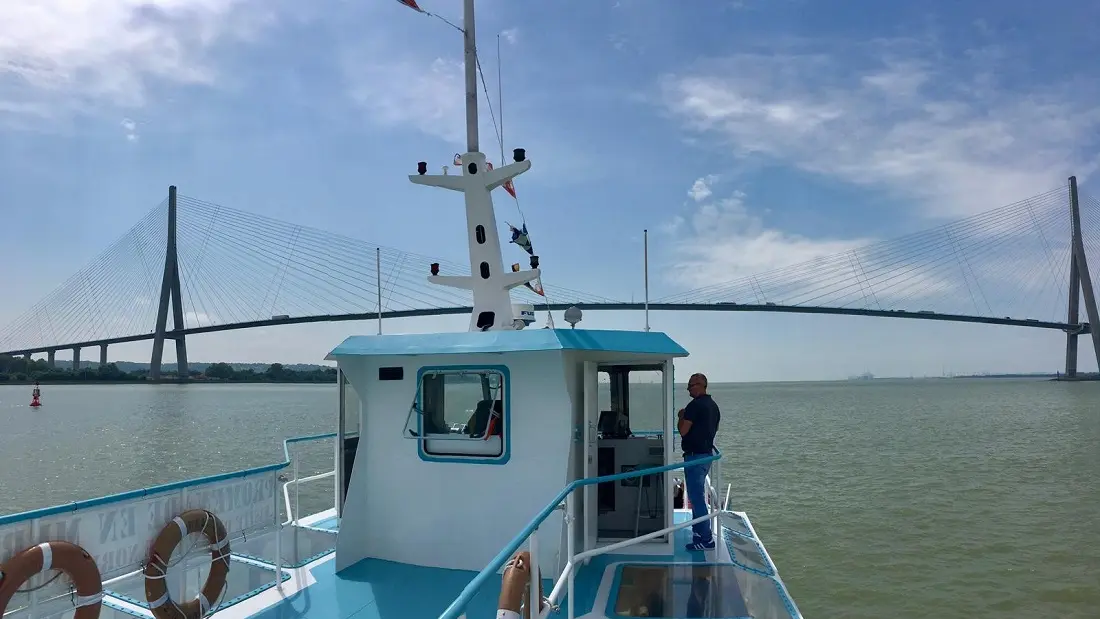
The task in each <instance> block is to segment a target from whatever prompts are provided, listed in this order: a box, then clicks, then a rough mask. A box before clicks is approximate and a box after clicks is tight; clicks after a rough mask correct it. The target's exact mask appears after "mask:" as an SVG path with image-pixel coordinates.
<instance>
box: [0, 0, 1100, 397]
mask: <svg viewBox="0 0 1100 619" xmlns="http://www.w3.org/2000/svg"><path fill="white" fill-rule="evenodd" d="M420 4H421V6H422V7H423V8H424V9H426V10H428V11H432V12H435V13H439V14H440V15H443V16H445V17H447V18H449V19H451V20H452V21H455V22H458V21H459V20H460V19H461V6H460V3H459V2H458V1H457V0H422V2H421V3H420ZM478 10H479V22H478V34H479V39H480V42H481V47H482V50H483V51H482V58H483V62H484V65H485V69H486V72H487V78H488V79H489V82H490V88H495V74H496V60H495V44H496V37H497V35H498V34H500V35H501V41H502V48H503V54H504V60H503V91H504V110H503V112H504V131H505V142H506V144H505V145H506V148H507V150H508V151H510V150H511V149H512V148H514V147H517V146H522V147H524V148H526V149H527V152H528V156H529V158H530V159H531V160H532V162H533V164H534V167H533V169H532V171H531V172H529V173H528V174H526V175H524V176H523V177H521V178H520V179H518V180H517V189H518V191H519V193H520V199H521V201H522V202H521V204H522V206H523V209H524V213H525V215H526V217H527V221H528V224H529V226H530V228H531V232H532V235H533V237H534V241H535V243H536V249H537V251H538V253H539V255H540V256H541V258H542V265H543V268H544V272H545V279H546V281H547V282H548V283H550V284H553V283H558V284H561V285H564V286H567V287H569V288H573V289H578V290H583V291H588V292H593V293H598V294H601V295H603V296H610V297H615V298H620V299H626V300H629V299H630V298H631V297H633V298H635V299H640V298H641V296H642V277H641V268H640V267H641V265H640V262H641V236H642V229H643V228H648V229H649V230H650V231H651V232H650V246H651V247H650V249H651V285H652V290H653V296H654V297H658V296H664V295H666V294H673V293H676V292H680V291H682V290H685V289H690V288H694V287H697V286H702V285H706V284H709V283H713V282H715V281H724V280H729V279H733V277H734V276H736V275H741V274H750V273H756V272H763V271H766V270H768V269H770V268H774V267H779V266H784V265H788V264H793V263H797V262H801V261H802V260H806V259H810V258H814V257H816V256H820V255H825V254H831V253H835V252H838V251H844V250H847V249H851V248H853V247H858V246H860V245H862V244H865V243H866V242H869V241H873V240H878V239H888V238H892V237H897V236H900V235H902V234H906V233H909V232H914V231H918V230H922V229H926V228H930V227H932V226H935V225H938V224H942V223H944V222H946V221H950V220H953V219H957V218H960V217H964V216H967V215H971V214H975V213H978V212H982V211H985V210H988V209H990V208H994V207H997V206H1001V205H1004V204H1008V203H1012V202H1015V201H1017V200H1020V199H1023V198H1026V197H1028V196H1031V195H1034V194H1038V193H1040V192H1042V191H1045V190H1048V189H1052V188H1055V187H1057V186H1059V185H1061V184H1063V183H1064V182H1065V178H1066V177H1067V176H1069V175H1071V174H1076V175H1077V177H1078V178H1079V179H1080V180H1081V182H1082V190H1083V191H1084V192H1086V193H1088V192H1090V191H1091V192H1092V193H1098V194H1100V186H1098V185H1097V184H1096V181H1094V180H1093V179H1094V177H1095V172H1096V169H1097V166H1098V165H1100V151H1098V149H1097V147H1098V145H1100V140H1098V138H1097V136H1098V135H1100V132H1098V131H1097V130H1098V129H1100V98H1098V97H1097V95H1098V94H1100V92H1098V78H1100V75H1098V73H1097V69H1096V68H1095V66H1093V63H1090V62H1088V61H1087V60H1086V59H1088V58H1095V57H1096V54H1097V51H1100V50H1098V48H1100V41H1098V40H1096V38H1095V36H1093V32H1092V29H1093V25H1094V24H1095V23H1097V21H1098V18H1100V6H1089V5H1088V4H1087V3H1086V4H1081V3H1073V4H1071V3H1069V2H1058V1H1053V2H1046V3H1044V5H1043V10H1042V11H1037V10H1036V9H1035V6H1034V3H1031V2H1024V1H1022V0H1015V1H1009V0H1003V1H972V2H967V3H952V2H946V1H943V2H919V3H918V2H908V3H902V2H877V1H870V0H846V1H843V2H841V1H837V2H813V1H810V0H773V1H768V2H765V1H764V0H738V1H734V0H729V1H727V0H709V1H699V2H671V1H657V0H636V1H631V0H618V1H615V0H562V1H558V2H505V1H504V0H481V1H480V2H479V3H478ZM0 24H7V25H0V209H2V210H0V212H2V218H0V219H2V221H3V224H4V225H3V226H2V227H0V246H2V247H3V248H4V249H5V254H6V255H7V260H6V261H5V267H4V268H3V270H0V293H2V294H0V298H2V299H3V302H0V324H7V323H8V322H10V321H11V320H13V319H15V318H16V317H17V316H18V315H19V314H21V313H22V312H23V311H24V310H25V309H26V308H28V307H29V306H30V305H32V304H33V303H34V302H35V301H37V300H38V299H39V298H41V297H43V296H44V295H45V294H47V293H48V292H49V291H50V290H51V289H53V288H54V287H55V286H56V285H58V284H59V283H60V282H62V281H63V280H64V279H65V278H66V277H68V276H69V275H71V274H72V273H74V272H76V271H77V270H78V269H79V268H80V267H82V266H83V265H84V264H86V263H87V262H88V261H90V260H91V259H92V258H93V257H95V256H96V255H97V254H98V253H99V252H100V251H102V250H103V249H104V248H105V247H106V246H107V245H108V244H109V243H110V242H111V241H113V240H114V239H115V238H116V237H118V236H119V235H120V234H122V233H123V232H125V231H126V230H127V229H128V228H129V227H130V226H131V225H133V224H134V222H136V221H137V220H138V219H139V218H140V217H141V216H142V215H144V214H145V213H146V212H147V211H148V210H149V209H150V208H152V207H153V206H155V205H156V204H157V203H159V202H160V201H161V200H162V199H163V198H164V196H165V195H166V188H167V186H168V185H169V184H176V185H178V186H179V187H180V191H181V192H183V193H185V194H187V195H189V196H194V197H197V198H202V199H205V200H209V201H211V202H216V203H220V204H226V205H230V206H233V207H236V208H241V209H246V210H250V211H255V212H259V213H263V214H266V215H269V216H272V217H275V218H277V219H281V220H286V221H290V222H293V223H298V224H304V225H311V226H316V227H319V228H323V229H327V230H333V231H339V232H342V233H345V234H348V235H350V236H353V237H356V238H361V239H369V240H375V241H378V242H382V243H384V244H385V245H387V246H390V247H395V248H399V249H404V250H408V251H415V252H417V253H422V254H431V255H439V256H442V257H445V258H450V259H454V260H459V261H461V260H462V259H463V258H464V256H465V249H464V247H463V245H462V243H463V238H464V237H463V232H462V228H461V226H462V222H463V214H462V209H461V203H460V202H459V201H457V200H455V199H454V197H453V196H451V195H446V194H441V193H440V192H438V191H435V190H430V189H425V188H421V187H415V186H412V185H410V184H409V183H408V181H407V179H406V175H407V174H408V173H410V172H411V171H412V170H413V169H414V168H415V162H416V161H419V160H427V161H428V162H430V164H431V166H432V168H433V169H438V166H440V165H443V164H446V163H448V162H449V159H450V158H451V156H452V155H453V154H454V153H455V152H459V151H461V150H464V149H463V146H464V144H463V131H464V128H463V127H464V126H463V100H462V73H461V72H462V65H461V47H460V43H461V41H460V38H459V35H458V34H457V33H456V32H454V31H453V30H451V29H450V28H449V27H448V26H446V25H445V24H443V23H442V22H440V21H438V20H435V19H432V18H429V17H426V16H423V15H418V14H416V13H415V12H413V11H411V10H409V9H407V8H404V7H402V6H401V5H400V4H399V3H398V2H396V1H392V0H391V1H383V2H378V1H366V0H360V1H358V2H352V1H347V0H343V1H319V2H315V3H304V2H290V1H288V0H263V1H261V0H162V1H152V2H149V1H138V0H41V1H40V2H36V3H34V4H33V7H32V5H30V4H19V3H8V4H6V5H5V6H3V7H0ZM494 98H495V93H494ZM482 121H483V122H482V148H483V150H485V151H486V152H488V154H489V155H490V158H491V159H493V160H499V150H498V148H499V147H498V146H497V145H496V141H495V136H494V134H493V130H492V125H491V123H490V122H489V117H488V114H487V113H486V110H485V108H484V102H483V108H482ZM498 193H500V192H498ZM504 197H505V196H504V195H503V194H501V195H500V196H498V197H497V212H498V218H499V219H501V220H509V221H514V220H515V219H516V215H515V210H514V205H513V204H512V203H511V201H510V200H505V199H503V198H504ZM502 225H503V224H502ZM504 251H505V259H506V261H515V260H522V256H520V255H519V254H518V253H517V250H516V249H515V247H514V246H509V247H505V250H504ZM1098 268H1100V265H1096V266H1094V268H1093V270H1094V272H1095V271H1096V270H1097V269H1098ZM913 309H918V308H913ZM1043 317H1044V318H1047V316H1043ZM465 322H466V319H465V318H447V319H443V318H440V319H421V320H412V321H394V322H393V323H392V324H391V325H390V326H388V327H387V328H388V329H389V330H393V331H422V330H432V329H438V328H445V329H462V328H464V325H465ZM641 323H642V316H641V315H640V314H626V315H614V314H591V315H590V316H588V317H586V319H585V323H584V324H585V325H586V326H589V327H593V328H595V327H603V328H636V327H640V326H641ZM652 323H653V325H654V327H655V328H659V329H661V330H664V331H667V332H669V333H670V334H671V335H673V336H674V337H676V338H677V339H679V340H680V341H682V342H683V343H684V344H685V345H686V346H687V347H688V348H689V349H690V350H691V351H692V357H691V358H690V359H689V360H686V361H685V362H683V363H682V364H681V366H680V367H681V368H682V370H683V371H696V370H702V371H706V372H708V373H710V374H711V375H712V377H713V378H715V379H720V380H775V379H784V378H791V379H815V378H843V377H845V376H847V375H849V374H855V373H860V372H863V371H872V372H875V373H878V374H894V375H909V374H916V375H923V374H936V375H938V374H940V373H941V372H942V371H945V370H946V371H957V372H966V371H982V370H996V371H1024V370H1037V369H1050V370H1053V369H1057V368H1059V367H1060V365H1061V363H1062V361H1061V357H1062V346H1063V343H1064V338H1063V337H1062V336H1061V335H1060V334H1058V333H1056V332H1046V331H1040V332H1036V331H1032V330H1027V329H1018V328H1010V327H992V326H974V325H952V324H939V323H924V322H918V321H898V320H888V319H857V318H844V317H828V316H824V317H820V316H816V317H815V316H792V315H753V314H732V315H727V314H691V315H683V314H654V315H653V316H652ZM373 329H374V326H373V325H369V324H355V323H342V324H330V325H313V326H302V327H285V328H279V329H262V330H252V331H242V332H233V333H225V334H217V335H208V336H200V337H195V338H192V339H191V340H189V350H190V356H191V358H192V359H195V360H207V361H215V360H223V359H227V360H236V361H264V362H270V361H303V362H305V361H317V360H320V359H321V358H322V357H323V356H324V354H325V353H326V352H327V351H328V350H329V349H330V348H331V347H332V346H333V345H335V344H336V343H337V342H339V341H340V340H341V339H342V337H343V336H345V335H347V334H350V333H370V332H373ZM169 348H170V347H169ZM148 350H149V346H148V344H133V345H126V346H117V347H113V348H112V349H111V358H112V359H129V360H138V359H146V358H147V357H148ZM1091 353H1092V351H1091V346H1089V345H1088V342H1087V340H1082V354H1081V360H1082V369H1094V368H1095V363H1094V362H1093V361H1092V355H1091ZM83 354H84V358H94V357H95V356H96V351H93V350H88V351H86V352H84V353H83ZM61 356H64V355H61ZM169 356H170V353H169Z"/></svg>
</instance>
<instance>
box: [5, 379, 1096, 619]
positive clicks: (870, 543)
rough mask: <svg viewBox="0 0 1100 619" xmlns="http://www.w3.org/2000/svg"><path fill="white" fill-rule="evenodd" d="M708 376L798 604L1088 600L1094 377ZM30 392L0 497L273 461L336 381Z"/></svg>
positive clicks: (1027, 607)
mask: <svg viewBox="0 0 1100 619" xmlns="http://www.w3.org/2000/svg"><path fill="white" fill-rule="evenodd" d="M678 391H680V392H682V391H683V390H682V389H679V390H678ZM711 392H712V393H713V394H714V396H715V398H716V399H717V401H718V403H719V404H720V405H721V407H722V411H723V420H722V428H721V431H720V434H719V446H720V448H721V449H722V450H723V452H724V453H725V454H726V458H725V459H724V463H725V464H724V466H723V477H724V479H723V482H724V483H726V482H728V483H732V484H733V495H732V496H733V499H732V500H731V504H732V507H733V508H734V509H737V510H744V511H747V512H748V513H749V515H750V517H751V518H752V519H753V522H754V524H755V526H756V527H757V529H758V531H759V533H760V535H761V536H762V537H763V539H764V542H765V544H766V545H767V547H768V550H769V552H770V553H771V554H772V555H773V558H774V559H775V561H776V563H777V565H778V566H779V570H780V574H782V575H783V577H784V580H785V581H786V582H787V584H788V586H789V588H790V590H791V593H792V594H793V595H794V597H795V600H796V601H797V602H798V603H799V606H800V607H801V608H802V610H803V612H804V613H805V614H806V615H807V616H809V617H851V618H868V619H870V618H880V617H887V616H889V617H894V618H909V617H912V618H918V617H920V618H923V617H931V616H935V617H939V618H941V619H942V618H948V617H960V618H961V617H968V618H990V619H992V618H994V617H996V618H998V619H1000V618H1003V617H1060V618H1067V619H1068V618H1077V617H1079V618H1086V617H1087V618H1092V619H1094V618H1095V617H1098V616H1100V383H1091V384H1066V383H1052V382H1045V381H1037V380H997V379H990V380H987V379H954V380H899V381H881V380H875V381H853V382H838V383H771V384H732V385H712V386H711ZM29 396H30V388H29V387H26V386H3V387H0V456H2V459H0V514H3V513H10V512H16V511H23V510H27V509H33V508H38V507H45V506H49V505H54V504H59V503H64V502H68V501H73V500H79V499H85V498H91V497H95V496H100V495H104V494H109V493H114V492H119V491H123V490H129V489H133V488H139V487H145V486H150V485H154V484H159V483H165V482H170V481H175V480H180V479H186V478H190V477H196V476H200V475H209V474H214V473H220V472H225V471H231V470H236V469H241V468H245V467H251V466H257V465H262V464H268V463H271V462H276V461H281V460H282V454H281V440H282V439H283V438H285V437H288V436H296V435H302V434H313V433H320V432H329V431H333V430H334V428H335V423H336V388H335V386H334V385H331V386H330V385H185V386H179V385H71V386H61V385H57V386H54V385H46V386H45V387H44V392H43V401H44V403H45V406H43V407H42V408H41V409H39V410H37V411H36V410H34V409H31V408H29V407H27V403H28V401H29ZM677 397H678V398H682V397H685V396H684V394H682V393H678V394H677ZM632 400H633V398H632ZM632 405H634V402H633V401H632ZM639 423H641V422H640V421H639ZM331 453H332V451H331V446H317V447H315V448H314V450H313V451H312V452H309V453H308V454H307V455H308V456H309V457H310V458H311V460H309V462H310V464H309V466H307V467H306V468H305V471H304V472H303V474H307V473H309V472H315V471H320V470H328V469H331V468H332V464H331V462H332V461H331ZM723 485H724V484H723ZM302 491H303V502H304V503H312V504H314V505H315V506H316V507H317V508H320V507H323V503H324V502H325V500H326V499H328V500H331V499H330V497H331V494H330V492H331V487H326V488H320V487H316V485H315V487H311V488H308V489H307V487H305V486H303V488H302ZM303 507H306V506H305V505H303Z"/></svg>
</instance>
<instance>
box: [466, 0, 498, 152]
mask: <svg viewBox="0 0 1100 619" xmlns="http://www.w3.org/2000/svg"><path fill="white" fill-rule="evenodd" d="M474 33H475V29H474V0H464V2H463V4H462V42H463V51H464V57H463V60H464V63H465V65H466V151H467V152H471V153H476V152H478V139H477V138H478V135H477V38H476V36H475V34H474ZM500 163H501V165H504V162H503V161H501V162H500Z"/></svg>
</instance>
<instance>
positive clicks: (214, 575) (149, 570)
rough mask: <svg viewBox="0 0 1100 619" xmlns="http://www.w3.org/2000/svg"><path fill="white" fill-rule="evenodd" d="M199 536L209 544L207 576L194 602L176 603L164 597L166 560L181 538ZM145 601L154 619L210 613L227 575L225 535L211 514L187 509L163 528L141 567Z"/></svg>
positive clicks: (183, 618)
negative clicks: (143, 567) (198, 534)
mask: <svg viewBox="0 0 1100 619" xmlns="http://www.w3.org/2000/svg"><path fill="white" fill-rule="evenodd" d="M191 533H202V534H203V536H205V537H206V539H207V541H209V542H210V574H209V575H208V576H207V577H206V583H205V584H204V585H203V586H202V591H200V592H199V594H198V595H197V596H195V599H193V600H190V601H187V602H182V603H180V602H176V601H174V600H172V598H171V596H170V595H168V585H167V583H165V582H164V580H165V578H164V577H165V575H166V574H167V573H168V558H169V557H171V556H172V551H173V550H175V549H176V546H178V545H179V543H180V542H181V541H183V538H185V537H187V536H188V535H190V534H191ZM144 572H145V599H146V600H147V601H148V602H149V609H150V610H151V611H152V612H153V616H154V617H156V618H157V619H198V618H199V617H203V616H205V615H206V613H207V612H208V611H209V610H210V605H211V602H215V603H216V602H217V601H218V599H219V598H221V595H222V593H224V590H225V580H226V577H228V575H229V532H228V531H227V530H226V528H225V525H224V524H222V521H221V520H219V519H218V517H217V516H215V515H214V514H212V513H210V512H208V511H206V510H205V509H190V510H187V511H185V512H183V513H182V514H180V515H179V516H176V517H175V518H173V519H172V522H169V523H168V524H166V525H164V528H163V529H161V530H160V533H159V534H158V535H157V539H156V540H154V541H153V546H152V548H151V549H150V550H149V560H148V561H147V562H146V563H145V570H144Z"/></svg>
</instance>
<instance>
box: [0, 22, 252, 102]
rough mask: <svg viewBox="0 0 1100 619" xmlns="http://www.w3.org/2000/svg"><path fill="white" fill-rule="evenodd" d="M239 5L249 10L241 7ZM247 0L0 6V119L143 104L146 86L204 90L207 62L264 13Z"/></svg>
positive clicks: (211, 76) (209, 73)
mask: <svg viewBox="0 0 1100 619" xmlns="http://www.w3.org/2000/svg"><path fill="white" fill-rule="evenodd" d="M246 5H247V6H246ZM264 6H265V5H261V4H259V3H258V2H252V1H251V0H37V1H35V2H14V1H13V2H3V3H0V111H4V112H9V113H12V112H15V113H22V114H35V115H39V116H50V115H52V114H53V113H55V112H56V111H57V109H58V108H71V107H79V106H83V105H86V104H88V103H92V102H99V101H107V102H110V103H112V104H117V105H124V106H140V105H143V104H144V102H145V99H146V96H147V87H146V82H147V80H149V79H159V80H167V81H171V82H176V83H185V84H210V83H212V82H213V81H214V80H215V78H216V72H215V71H214V69H213V67H212V66H211V64H210V63H209V62H207V58H206V54H207V52H208V51H209V50H210V48H211V47H212V46H213V45H214V44H215V43H216V42H217V41H219V40H221V39H224V38H234V39H247V38H249V37H251V36H252V35H253V34H255V33H256V32H257V31H258V29H260V28H261V27H263V26H264V25H266V24H267V23H268V22H269V21H270V19H271V17H270V13H268V12H267V10H266V9H265V8H264Z"/></svg>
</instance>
